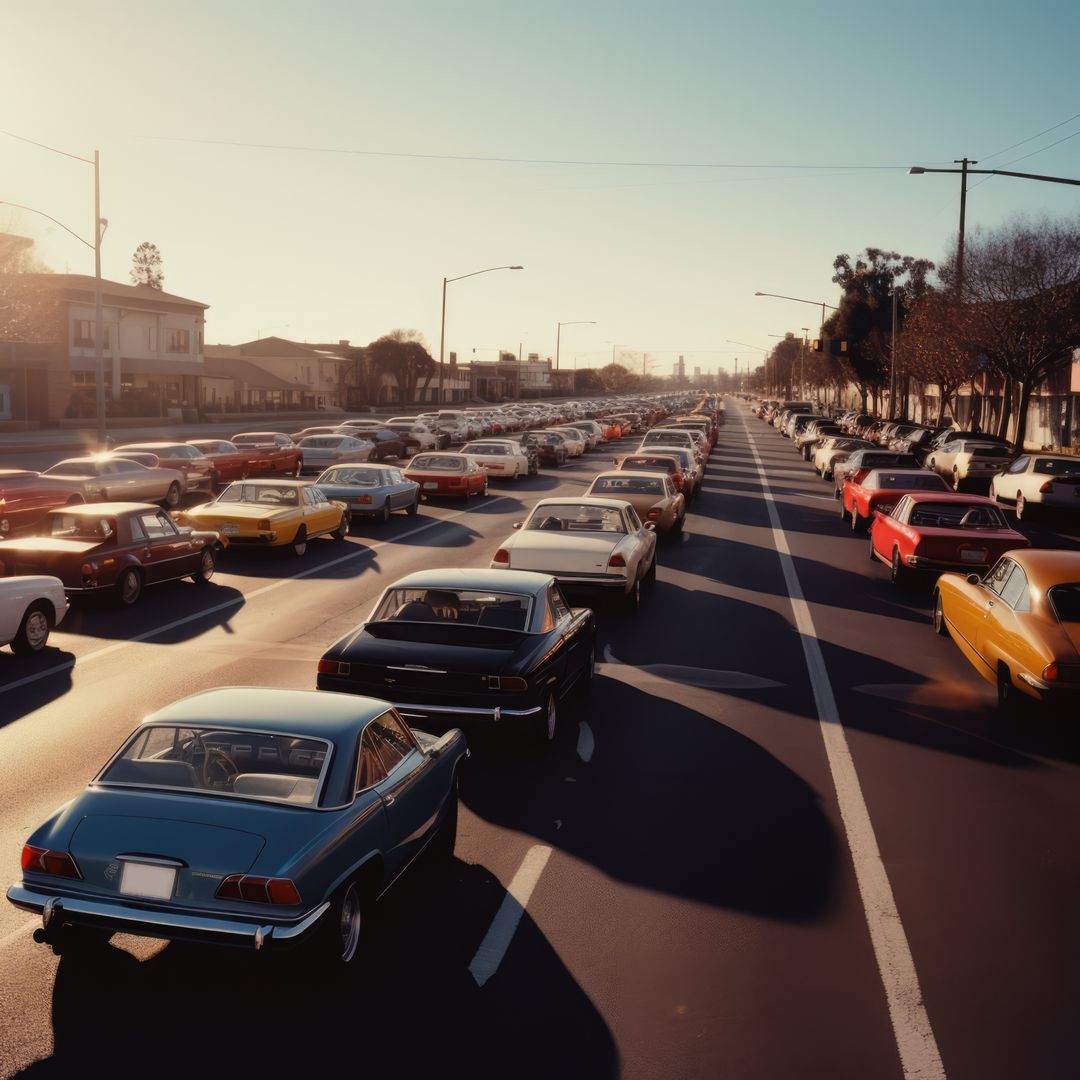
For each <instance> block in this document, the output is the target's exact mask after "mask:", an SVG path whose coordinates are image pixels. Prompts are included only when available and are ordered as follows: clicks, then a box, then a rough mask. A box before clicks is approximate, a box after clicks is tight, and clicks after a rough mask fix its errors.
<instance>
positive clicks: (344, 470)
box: [316, 464, 420, 522]
mask: <svg viewBox="0 0 1080 1080" xmlns="http://www.w3.org/2000/svg"><path fill="white" fill-rule="evenodd" d="M316 484H317V485H318V486H319V487H320V488H321V489H322V490H323V491H324V492H326V495H327V497H328V498H330V499H336V500H338V501H340V502H343V503H347V504H348V507H349V513H350V514H351V515H352V519H353V521H355V520H356V519H357V518H361V517H369V518H375V519H376V520H378V521H383V522H386V521H389V520H390V514H391V513H392V512H393V511H395V510H404V511H405V513H407V514H415V513H416V512H417V511H418V510H419V509H420V485H419V484H417V483H416V482H415V481H413V480H406V479H405V476H404V475H403V474H402V472H401V470H400V469H398V468H395V467H394V466H393V465H349V464H343V465H334V466H333V467H331V468H329V469H327V470H326V471H325V472H324V473H323V474H322V475H321V476H320V477H319V479H318V480H317V481H316Z"/></svg>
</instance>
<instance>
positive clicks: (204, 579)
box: [191, 545, 217, 585]
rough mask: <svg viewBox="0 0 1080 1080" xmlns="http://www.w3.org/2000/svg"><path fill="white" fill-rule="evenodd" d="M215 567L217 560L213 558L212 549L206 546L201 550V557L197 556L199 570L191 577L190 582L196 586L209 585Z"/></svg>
mask: <svg viewBox="0 0 1080 1080" xmlns="http://www.w3.org/2000/svg"><path fill="white" fill-rule="evenodd" d="M216 567H217V559H216V558H215V557H214V549H213V548H212V547H210V546H209V545H208V546H207V547H204V548H203V549H202V555H200V556H199V569H198V570H196V571H195V573H194V574H192V575H191V580H192V581H194V582H195V584H196V585H209V584H210V579H211V578H212V577H213V576H214V570H215V568H216Z"/></svg>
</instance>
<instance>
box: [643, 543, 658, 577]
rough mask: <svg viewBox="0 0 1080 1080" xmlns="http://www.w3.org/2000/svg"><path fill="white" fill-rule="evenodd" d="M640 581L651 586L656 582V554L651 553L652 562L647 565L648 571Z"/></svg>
mask: <svg viewBox="0 0 1080 1080" xmlns="http://www.w3.org/2000/svg"><path fill="white" fill-rule="evenodd" d="M642 581H643V582H644V583H645V584H646V585H652V584H653V583H654V582H655V581H656V552H655V551H654V552H653V557H652V562H651V563H649V569H648V570H646V571H645V576H644V577H643V578H642Z"/></svg>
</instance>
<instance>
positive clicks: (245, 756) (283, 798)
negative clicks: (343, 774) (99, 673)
mask: <svg viewBox="0 0 1080 1080" xmlns="http://www.w3.org/2000/svg"><path fill="white" fill-rule="evenodd" d="M329 759H330V744H329V743H328V742H326V741H325V740H323V739H311V738H303V737H301V736H298V735H290V734H285V733H280V734H279V733H274V734H267V733H262V732H253V731H222V730H220V729H214V728H202V727H181V726H174V725H171V724H170V725H162V724H147V725H144V726H143V727H141V728H139V730H138V731H136V732H135V734H134V735H132V737H131V738H130V739H129V740H128V742H127V744H126V745H125V746H124V748H123V750H121V752H120V753H119V754H118V755H117V756H116V757H115V758H113V760H112V761H111V762H109V764H108V765H107V766H106V767H105V769H104V770H103V771H102V773H101V775H100V776H99V777H98V778H97V781H96V783H99V784H122V785H131V786H134V787H148V788H155V789H163V790H170V791H176V790H179V791H184V792H187V793H189V794H194V793H200V792H201V793H206V794H212V795H237V796H242V797H244V798H248V799H265V800H268V801H270V802H280V803H290V804H293V805H300V806H315V805H317V804H318V798H319V789H320V787H321V783H322V778H323V775H324V773H325V771H326V764H327V762H328V761H329Z"/></svg>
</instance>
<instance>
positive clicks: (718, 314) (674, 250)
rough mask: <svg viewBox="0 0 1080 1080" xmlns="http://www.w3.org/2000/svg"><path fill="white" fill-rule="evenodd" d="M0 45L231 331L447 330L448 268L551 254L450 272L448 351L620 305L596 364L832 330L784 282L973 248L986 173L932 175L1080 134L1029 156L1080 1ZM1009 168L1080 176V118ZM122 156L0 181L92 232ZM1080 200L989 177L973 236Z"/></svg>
mask: <svg viewBox="0 0 1080 1080" xmlns="http://www.w3.org/2000/svg"><path fill="white" fill-rule="evenodd" d="M0 40H2V50H3V54H2V55H3V62H2V63H0V128H4V129H7V130H10V131H14V132H17V133H19V134H21V135H25V136H27V137H28V138H31V139H37V140H40V141H43V142H47V143H52V144H55V145H57V146H60V147H62V148H64V149H67V150H70V151H72V152H75V153H80V154H85V153H88V152H91V151H93V150H94V149H95V148H99V149H100V150H101V152H102V162H103V166H102V176H103V202H102V212H103V214H104V215H105V216H106V217H108V218H109V220H110V227H109V230H108V234H107V236H106V240H105V260H104V267H105V273H106V276H109V277H112V278H115V279H118V280H127V272H128V269H129V267H130V262H131V252H132V251H133V250H134V248H135V247H136V245H137V244H138V243H139V242H140V241H143V240H151V241H153V242H155V243H156V244H158V246H159V247H160V248H161V251H162V254H163V256H164V260H165V285H166V289H168V290H169V291H172V292H176V293H179V294H181V295H185V296H190V297H194V298H197V299H199V300H202V301H204V302H206V303H209V304H210V305H211V307H210V311H209V312H208V324H207V340H208V341H211V342H230V343H232V342H240V341H245V340H248V339H251V338H254V337H255V336H256V334H257V332H258V331H260V330H261V331H262V332H263V333H264V334H266V333H271V332H272V333H277V334H280V335H281V336H285V337H292V338H296V339H298V340H304V339H308V340H327V339H331V340H336V339H338V338H350V339H351V340H353V341H354V342H367V341H369V340H371V339H372V338H374V337H376V336H378V335H379V334H382V333H384V332H386V331H388V330H390V329H392V328H394V327H399V326H403V327H415V328H417V329H419V330H420V331H422V332H423V333H424V334H425V336H426V337H427V340H428V342H429V344H430V345H431V348H432V350H433V351H435V350H437V348H438V338H439V300H440V287H441V279H442V277H443V275H446V276H451V277H453V276H456V275H459V274H466V273H469V272H470V271H473V270H478V269H482V268H484V267H487V266H496V265H501V264H506V263H521V264H523V265H524V266H525V267H526V269H525V270H524V271H523V272H519V273H508V272H503V273H494V274H487V275H484V276H481V277H477V278H473V279H471V280H469V281H462V282H458V283H456V284H452V285H450V286H449V290H450V292H449V303H448V315H447V349H448V350H450V349H455V350H457V352H458V353H459V355H460V356H461V357H462V358H463V359H468V358H469V357H471V356H472V349H473V348H477V349H478V350H479V351H478V353H477V356H478V357H481V358H484V359H490V358H493V357H494V355H495V352H494V349H495V347H497V346H503V347H506V348H513V349H515V350H516V349H517V346H518V343H519V342H521V343H523V345H524V349H525V351H526V352H528V351H537V352H540V353H541V354H549V353H553V351H554V344H555V342H554V339H555V323H556V322H557V321H558V320H563V321H566V320H574V319H593V320H596V322H597V324H598V325H597V326H595V327H592V326H576V327H566V328H564V333H563V358H564V362H566V363H573V359H574V356H575V355H577V357H578V361H579V363H581V364H585V363H595V362H598V361H599V360H600V358H602V357H603V356H605V355H607V356H608V357H610V355H611V349H612V343H615V344H618V345H620V346H624V347H626V348H628V349H636V350H638V351H641V350H647V351H648V352H649V353H650V354H655V355H656V357H657V358H658V359H663V360H664V362H665V366H666V365H668V364H670V361H671V360H672V359H673V357H674V355H675V354H677V353H679V352H682V353H684V354H685V355H686V357H687V363H688V366H693V365H700V366H702V367H704V368H710V367H713V366H715V365H716V364H718V363H719V364H724V365H726V366H728V367H730V366H731V364H732V362H733V358H734V356H735V355H740V356H741V357H742V358H743V360H746V359H751V358H755V357H757V356H759V355H760V354H755V353H753V352H752V351H751V350H748V349H745V348H741V347H739V346H732V345H729V344H727V343H726V342H727V339H729V338H734V339H738V340H741V341H745V342H751V343H754V344H757V345H758V346H760V347H762V348H767V347H768V346H769V345H770V344H771V341H770V338H769V335H770V334H782V333H783V332H785V331H787V330H795V331H796V332H799V330H800V328H801V327H803V326H810V327H811V328H813V329H814V330H816V327H817V321H816V319H815V311H814V309H813V308H811V307H809V306H803V305H800V304H789V303H786V302H783V301H779V300H769V299H755V298H754V296H753V293H754V291H755V290H758V289H760V290H764V291H770V292H778V293H787V294H789V295H792V296H803V297H808V298H810V299H825V300H829V301H835V299H836V287H835V286H834V285H832V284H831V283H830V280H829V279H830V277H831V273H832V270H831V263H832V260H833V258H834V257H835V255H836V254H837V253H838V252H841V251H849V252H853V251H855V250H858V249H861V248H862V247H864V246H866V245H868V244H870V245H876V246H883V247H890V248H896V249H898V250H900V251H902V252H904V253H910V254H913V255H921V256H926V257H929V258H934V259H936V258H939V257H940V256H941V255H942V254H943V252H944V251H945V249H946V247H947V246H948V245H949V243H950V242H951V241H952V239H953V237H954V235H955V229H956V218H957V208H958V190H959V184H958V178H956V177H952V176H922V177H908V176H907V175H906V166H908V165H910V164H915V163H919V164H931V163H951V161H952V159H954V158H957V157H960V156H962V155H964V154H967V155H969V156H971V157H976V158H980V159H984V158H985V159H986V160H987V164H988V165H996V166H999V167H1010V166H1008V165H1007V163H1009V162H1013V161H1014V160H1015V159H1016V158H1019V157H1020V156H1021V155H1026V154H1029V153H1031V152H1032V151H1037V150H1040V149H1041V148H1042V147H1044V146H1047V145H1048V144H1049V143H1051V142H1054V141H1055V140H1058V139H1062V138H1064V137H1066V136H1069V135H1071V134H1075V133H1078V132H1080V116H1077V118H1076V119H1074V120H1072V121H1071V122H1070V123H1067V124H1065V125H1063V126H1061V127H1058V128H1056V129H1055V130H1054V131H1051V132H1049V133H1047V134H1046V135H1044V136H1042V137H1040V138H1038V139H1034V140H1032V141H1030V142H1025V143H1024V144H1023V145H1022V146H1018V147H1016V148H1015V149H1013V150H1009V151H1008V152H1005V153H998V152H999V151H1002V150H1004V149H1005V148H1007V147H1009V146H1010V144H1012V143H1017V142H1020V141H1021V140H1024V139H1027V138H1028V137H1029V136H1033V135H1035V134H1036V133H1038V132H1040V131H1042V130H1043V129H1046V128H1050V127H1051V126H1052V125H1055V124H1058V123H1059V122H1060V121H1064V120H1066V119H1067V118H1069V117H1073V116H1076V115H1077V114H1080V63H1078V54H1080V48H1078V42H1080V4H1078V3H1076V2H1075V0H1073V2H1060V3H1057V2H1053V3H1051V2H1043V3H1040V2H1038V0H1035V2H1027V3H1023V4H1020V3H1000V2H993V0H983V2H977V3H976V2H964V3H949V2H938V3H920V2H908V3H905V4H889V5H883V4H873V3H866V2H863V3H829V2H824V3H817V4H808V3H805V2H799V0H793V2H785V3H753V4H750V3H720V2H716V3H679V2H666V3H663V4H660V3H655V4H642V3H606V2H595V3H590V2H587V0H586V2H577V3H564V2H559V0H555V2H552V0H547V2H543V3H537V2H535V0H533V2H530V3H521V2H516V0H502V2H499V3H494V2H492V3H488V2H441V3H431V2H412V3H409V2H406V3H390V2H387V3H380V4H374V3H362V2H349V3H325V2H319V0H308V2H305V3H303V4H294V3H270V2H254V0H252V2H246V3H239V2H228V0H220V2H215V3H205V2H190V0H185V2H184V3H171V4H161V3H154V2H147V0H141V2H139V3H127V2H110V0H99V2H97V3H94V4H87V3H85V0H79V2H71V0H63V2H55V0H52V2H48V3H40V2H31V0H2V2H0ZM187 140H207V142H199V141H187ZM210 140H219V141H221V142H222V143H237V142H238V143H262V144H277V145H288V146H305V147H326V148H334V149H340V150H363V151H381V152H385V153H391V154H403V155H410V154H416V155H435V156H434V157H428V158H425V157H389V156H376V155H372V154H355V153H352V154H348V153H314V152H298V151H294V150H283V149H260V148H253V147H242V146H234V145H215V144H213V143H211V142H209V141H210ZM437 155H458V156H466V157H478V158H545V159H560V160H564V161H565V160H568V159H582V160H590V161H592V160H600V161H619V162H625V161H633V162H660V163H663V162H676V163H684V164H686V163H701V164H712V165H724V166H731V167H730V168H691V167H647V166H644V165H641V166H633V167H631V166H624V165H619V166H607V165H569V164H524V163H511V162H498V161H483V160H475V161H464V160H439V159H438V157H437ZM990 155H995V156H993V157H991V156H990ZM736 166H739V167H736ZM742 166H745V167H742ZM778 166H789V167H787V168H784V167H778ZM790 166H800V168H797V169H796V168H792V167H790ZM837 166H839V167H837ZM868 166H874V168H868ZM883 166H884V167H887V168H883ZM1011 167H1012V168H1015V169H1019V170H1021V171H1031V172H1041V173H1051V174H1055V175H1064V176H1077V177H1080V135H1078V137H1077V138H1074V139H1069V140H1068V141H1064V142H1061V143H1060V145H1058V146H1056V147H1053V148H1051V149H1048V150H1046V151H1045V152H1043V153H1037V154H1035V155H1034V156H1032V157H1030V158H1026V159H1025V160H1024V161H1022V162H1019V161H1017V162H1015V164H1013V165H1012V166H1011ZM90 180H91V177H90V170H89V169H88V168H87V167H86V166H83V165H80V164H79V163H78V162H74V161H70V160H68V159H66V158H63V157H59V156H57V155H54V154H49V153H47V152H45V151H41V150H38V149H35V148H34V147H31V146H27V145H25V144H21V143H18V142H15V141H13V140H11V139H8V138H6V137H4V136H0V200H7V201H12V202H17V203H25V204H28V205H31V206H35V207H39V208H41V209H42V210H45V211H46V212H48V213H50V214H52V215H53V216H54V217H57V218H59V219H60V220H62V221H64V222H65V223H66V224H69V225H71V226H72V227H73V228H75V229H76V231H80V232H83V233H84V234H85V235H89V234H90V231H91V224H90V221H91V216H92V203H91V186H90ZM1078 210H1080V190H1078V189H1076V188H1069V187H1064V186H1060V185H1050V184H1041V183H1033V182H1030V181H1021V180H1012V179H1003V178H992V179H991V180H989V181H988V182H986V183H982V184H980V185H979V186H977V187H975V188H974V190H973V191H972V192H971V194H970V196H969V200H968V211H969V219H968V220H969V225H970V226H971V227H975V226H978V225H993V224H994V223H996V222H999V221H1001V220H1002V219H1003V218H1005V217H1008V216H1009V215H1011V214H1013V213H1016V212H1019V211H1026V212H1030V213H1039V212H1042V211H1049V212H1051V213H1055V214H1063V213H1076V212H1077V211H1078ZM0 229H10V230H13V231H18V232H23V233H26V234H29V235H32V236H34V237H35V238H36V240H37V241H38V245H39V247H38V250H39V254H40V255H41V256H42V257H43V258H45V259H46V261H48V262H49V263H50V265H52V266H53V267H54V268H55V269H57V270H65V269H68V270H71V271H72V272H85V273H92V272H93V259H92V256H91V254H90V252H89V251H87V250H86V249H85V248H83V247H82V246H81V245H79V244H78V243H77V242H76V241H74V240H72V239H71V238H70V237H68V236H67V235H66V234H65V233H63V232H62V231H61V230H58V229H56V228H55V227H53V226H51V225H49V223H48V222H45V221H44V220H42V219H39V218H34V217H33V216H31V215H28V214H23V213H19V212H12V211H8V210H7V208H4V207H0ZM668 370H670V368H668Z"/></svg>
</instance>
